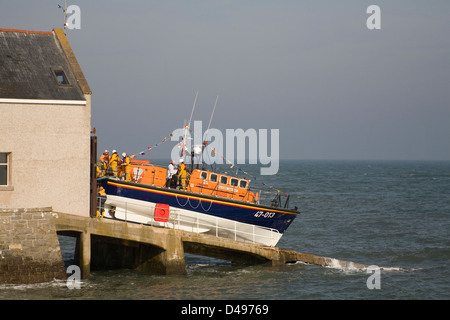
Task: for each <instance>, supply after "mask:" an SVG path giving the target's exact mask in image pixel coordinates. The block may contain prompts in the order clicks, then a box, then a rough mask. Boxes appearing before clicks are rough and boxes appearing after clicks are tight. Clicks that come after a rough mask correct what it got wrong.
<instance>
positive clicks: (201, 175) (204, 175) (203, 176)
mask: <svg viewBox="0 0 450 320" xmlns="http://www.w3.org/2000/svg"><path fill="white" fill-rule="evenodd" d="M206 178H208V173H207V172H205V171H202V172H201V173H200V179H202V180H206Z"/></svg>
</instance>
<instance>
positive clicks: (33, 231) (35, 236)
mask: <svg viewBox="0 0 450 320" xmlns="http://www.w3.org/2000/svg"><path fill="white" fill-rule="evenodd" d="M51 216H52V209H51V208H37V209H0V284H30V283H39V282H48V281H52V280H54V279H67V274H66V270H65V267H64V261H63V259H62V255H61V250H60V247H59V241H58V236H57V234H56V229H55V226H54V225H53V223H52V222H51Z"/></svg>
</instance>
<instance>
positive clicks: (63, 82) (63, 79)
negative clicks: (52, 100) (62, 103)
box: [52, 69, 70, 86]
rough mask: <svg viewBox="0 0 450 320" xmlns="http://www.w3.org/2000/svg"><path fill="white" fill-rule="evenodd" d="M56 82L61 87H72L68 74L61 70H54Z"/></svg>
mask: <svg viewBox="0 0 450 320" xmlns="http://www.w3.org/2000/svg"><path fill="white" fill-rule="evenodd" d="M52 71H53V75H54V76H55V80H56V82H57V83H58V85H60V86H70V83H69V80H68V79H67V76H66V74H65V73H64V71H63V70H61V69H52Z"/></svg>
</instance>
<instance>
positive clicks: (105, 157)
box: [100, 150, 109, 177]
mask: <svg viewBox="0 0 450 320" xmlns="http://www.w3.org/2000/svg"><path fill="white" fill-rule="evenodd" d="M108 166H109V151H108V150H105V152H103V154H102V155H101V156H100V177H104V176H105V175H106V170H107V169H108Z"/></svg>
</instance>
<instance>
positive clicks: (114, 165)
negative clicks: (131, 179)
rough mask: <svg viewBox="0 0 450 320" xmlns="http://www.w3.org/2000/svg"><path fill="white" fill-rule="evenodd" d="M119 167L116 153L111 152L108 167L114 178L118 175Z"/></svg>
mask: <svg viewBox="0 0 450 320" xmlns="http://www.w3.org/2000/svg"><path fill="white" fill-rule="evenodd" d="M120 165H121V161H120V157H119V155H118V154H117V151H116V150H113V153H112V155H111V159H110V160H109V167H110V168H111V169H112V171H113V173H114V175H115V176H116V177H118V176H119V175H120V167H119V166H120Z"/></svg>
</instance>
